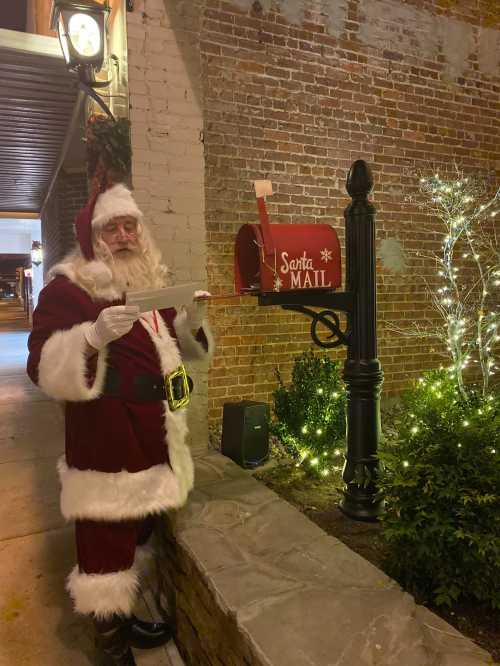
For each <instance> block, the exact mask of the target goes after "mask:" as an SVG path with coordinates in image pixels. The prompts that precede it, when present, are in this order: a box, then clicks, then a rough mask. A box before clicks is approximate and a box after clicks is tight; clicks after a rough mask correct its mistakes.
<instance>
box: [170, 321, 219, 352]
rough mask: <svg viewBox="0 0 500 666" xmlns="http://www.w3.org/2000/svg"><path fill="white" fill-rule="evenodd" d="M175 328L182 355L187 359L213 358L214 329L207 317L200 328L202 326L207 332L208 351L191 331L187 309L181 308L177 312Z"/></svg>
mask: <svg viewBox="0 0 500 666" xmlns="http://www.w3.org/2000/svg"><path fill="white" fill-rule="evenodd" d="M174 328H175V332H176V334H177V338H178V340H179V345H180V348H181V350H182V357H183V358H184V359H186V361H197V360H201V359H208V360H210V359H211V358H212V356H213V353H214V347H215V344H214V338H213V335H212V331H211V330H210V326H209V325H208V322H207V320H206V319H205V320H204V321H203V323H202V325H201V327H200V328H202V329H203V332H204V333H205V337H206V339H207V342H208V351H207V350H206V349H205V347H204V346H203V345H202V344H201V342H198V340H197V339H196V338H195V336H194V335H193V334H192V333H191V328H190V326H189V321H188V318H187V312H186V310H181V311H180V312H179V313H178V314H177V316H176V318H175V319H174Z"/></svg>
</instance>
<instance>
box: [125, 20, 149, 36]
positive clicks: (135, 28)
mask: <svg viewBox="0 0 500 666" xmlns="http://www.w3.org/2000/svg"><path fill="white" fill-rule="evenodd" d="M127 36H128V39H129V40H130V39H132V40H133V39H137V40H144V39H145V38H146V26H145V25H144V24H143V23H137V22H134V23H128V25H127Z"/></svg>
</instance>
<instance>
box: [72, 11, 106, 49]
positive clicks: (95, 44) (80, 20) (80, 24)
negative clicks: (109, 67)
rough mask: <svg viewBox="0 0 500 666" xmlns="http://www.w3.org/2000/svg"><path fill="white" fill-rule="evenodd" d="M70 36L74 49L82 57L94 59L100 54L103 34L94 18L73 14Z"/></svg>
mask: <svg viewBox="0 0 500 666" xmlns="http://www.w3.org/2000/svg"><path fill="white" fill-rule="evenodd" d="M68 35H69V38H70V39H71V43H72V45H73V48H74V49H75V51H77V52H78V53H79V54H80V55H81V56H84V57H85V58H92V57H93V56H95V55H97V54H98V53H99V50H100V48H101V33H100V30H99V25H98V23H97V21H96V20H95V19H94V18H93V17H92V16H89V15H88V14H73V16H72V17H71V18H70V19H69V23H68ZM63 48H64V47H63ZM65 55H66V54H65Z"/></svg>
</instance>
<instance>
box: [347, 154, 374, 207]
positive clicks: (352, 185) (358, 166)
mask: <svg viewBox="0 0 500 666" xmlns="http://www.w3.org/2000/svg"><path fill="white" fill-rule="evenodd" d="M372 189H373V176H372V172H371V170H370V167H369V166H368V164H367V163H366V162H365V161H364V160H356V161H355V162H354V163H353V164H352V166H351V168H350V169H349V173H348V174H347V182H346V190H347V191H348V193H349V195H350V196H351V197H352V198H353V199H355V198H358V197H367V196H368V195H369V194H370V192H371V191H372Z"/></svg>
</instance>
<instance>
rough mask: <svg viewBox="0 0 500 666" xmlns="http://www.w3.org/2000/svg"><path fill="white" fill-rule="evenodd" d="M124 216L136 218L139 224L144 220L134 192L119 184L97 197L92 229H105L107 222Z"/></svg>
mask: <svg viewBox="0 0 500 666" xmlns="http://www.w3.org/2000/svg"><path fill="white" fill-rule="evenodd" d="M122 215H130V216H131V217H135V219H136V220H137V221H138V222H140V221H141V220H142V213H141V211H140V210H139V208H138V206H137V204H136V203H135V201H134V197H133V196H132V192H131V191H130V190H129V189H128V188H127V187H125V185H123V184H122V183H118V185H114V186H113V187H110V188H109V190H106V191H105V192H103V193H102V194H100V195H99V196H98V197H97V201H96V205H95V208H94V214H93V216H92V227H93V228H99V227H103V226H104V225H105V224H106V222H109V221H110V220H112V219H113V218H114V217H121V216H122Z"/></svg>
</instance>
